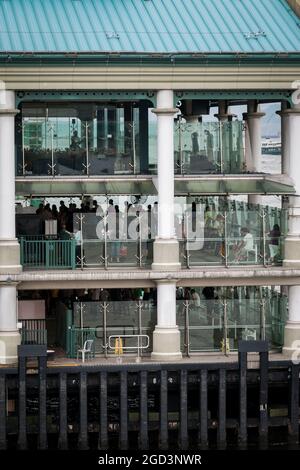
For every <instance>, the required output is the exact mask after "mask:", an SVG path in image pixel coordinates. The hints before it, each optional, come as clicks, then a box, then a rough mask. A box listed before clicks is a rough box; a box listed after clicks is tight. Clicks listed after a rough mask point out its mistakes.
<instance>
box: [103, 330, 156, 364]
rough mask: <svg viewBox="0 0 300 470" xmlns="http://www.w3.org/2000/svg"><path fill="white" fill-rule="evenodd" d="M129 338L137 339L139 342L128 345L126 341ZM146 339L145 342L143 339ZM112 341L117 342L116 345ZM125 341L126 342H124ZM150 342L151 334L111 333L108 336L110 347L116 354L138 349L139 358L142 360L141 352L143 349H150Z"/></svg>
mask: <svg viewBox="0 0 300 470" xmlns="http://www.w3.org/2000/svg"><path fill="white" fill-rule="evenodd" d="M128 339H134V340H135V339H136V340H137V344H136V345H133V346H128V344H127V345H126V341H127V340H128ZM144 339H146V344H143V340H144ZM112 341H114V342H115V344H114V345H112ZM123 341H124V342H123ZM149 344H150V340H149V336H148V335H111V336H109V338H108V347H109V349H111V350H112V351H114V353H115V354H118V355H119V356H120V355H121V354H123V350H124V351H137V360H138V361H139V360H140V356H141V352H142V350H143V349H148V348H149Z"/></svg>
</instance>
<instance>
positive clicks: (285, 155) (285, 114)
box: [276, 101, 290, 175]
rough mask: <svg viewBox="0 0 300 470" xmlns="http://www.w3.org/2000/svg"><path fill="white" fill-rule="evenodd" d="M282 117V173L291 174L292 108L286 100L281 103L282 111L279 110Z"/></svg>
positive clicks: (278, 112)
mask: <svg viewBox="0 0 300 470" xmlns="http://www.w3.org/2000/svg"><path fill="white" fill-rule="evenodd" d="M276 114H278V115H279V116H280V117H281V173H282V174H284V175H289V174H290V168H289V161H290V137H289V131H290V125H289V117H290V110H289V109H287V103H286V101H283V102H282V104H281V111H277V112H276Z"/></svg>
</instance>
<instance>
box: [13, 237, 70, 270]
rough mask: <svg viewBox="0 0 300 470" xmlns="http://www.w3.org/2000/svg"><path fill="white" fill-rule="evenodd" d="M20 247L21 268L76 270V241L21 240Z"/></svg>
mask: <svg viewBox="0 0 300 470" xmlns="http://www.w3.org/2000/svg"><path fill="white" fill-rule="evenodd" d="M20 245H21V264H22V266H23V267H26V268H44V269H75V268H76V254H75V253H76V240H73V239H72V240H28V239H25V238H21V239H20Z"/></svg>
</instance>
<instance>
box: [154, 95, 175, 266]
mask: <svg viewBox="0 0 300 470" xmlns="http://www.w3.org/2000/svg"><path fill="white" fill-rule="evenodd" d="M177 111H178V110H177V109H176V108H174V105H173V91H172V90H161V91H158V92H157V107H156V109H154V110H153V112H154V113H155V114H156V115H157V191H158V233H157V237H156V240H155V242H154V247H153V264H152V269H155V270H162V271H165V270H177V269H180V263H179V247H178V241H177V240H176V237H175V227H174V115H175V114H176V113H177Z"/></svg>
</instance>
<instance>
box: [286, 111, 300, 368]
mask: <svg viewBox="0 0 300 470" xmlns="http://www.w3.org/2000/svg"><path fill="white" fill-rule="evenodd" d="M282 116H284V119H285V135H284V152H285V153H284V155H283V161H284V162H285V163H284V167H285V170H286V171H288V175H289V176H290V177H291V178H292V180H293V182H294V185H295V190H296V195H295V197H294V196H290V197H289V222H288V223H289V225H288V234H287V237H286V239H285V243H284V261H283V265H284V266H285V267H292V268H298V269H299V268H300V200H299V199H300V165H299V149H300V105H297V106H295V107H294V108H292V109H286V110H285V111H283V112H282ZM288 305H289V319H288V321H287V323H286V326H285V331H284V348H283V353H284V354H287V355H291V354H292V353H293V352H294V351H297V352H298V353H299V356H298V357H297V359H298V360H299V359H300V308H299V306H300V286H289V293H288Z"/></svg>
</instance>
